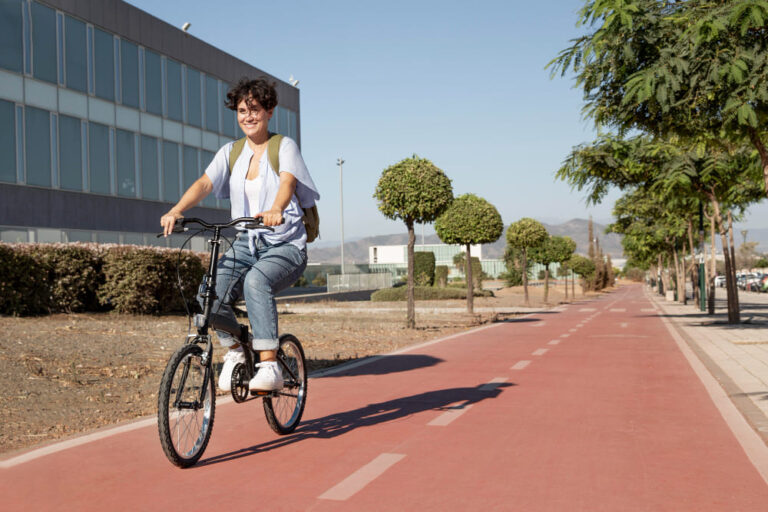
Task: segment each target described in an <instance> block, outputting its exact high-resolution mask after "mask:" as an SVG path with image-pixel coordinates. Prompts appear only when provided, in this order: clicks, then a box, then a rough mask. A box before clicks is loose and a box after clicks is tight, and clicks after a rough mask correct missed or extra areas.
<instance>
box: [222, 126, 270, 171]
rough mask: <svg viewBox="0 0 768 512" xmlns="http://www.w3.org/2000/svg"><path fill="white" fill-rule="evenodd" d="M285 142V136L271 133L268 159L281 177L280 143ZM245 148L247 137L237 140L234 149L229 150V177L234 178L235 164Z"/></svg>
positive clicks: (268, 144)
mask: <svg viewBox="0 0 768 512" xmlns="http://www.w3.org/2000/svg"><path fill="white" fill-rule="evenodd" d="M282 141H283V136H282V135H280V134H279V133H270V134H269V142H267V157H268V158H269V165H271V166H272V170H273V171H275V173H276V174H277V175H278V176H279V175H280V158H279V155H280V143H281V142H282ZM244 147H245V137H243V138H242V139H237V140H236V141H235V143H234V144H232V149H230V150H229V175H230V176H232V169H234V168H235V162H236V161H237V159H238V158H239V157H240V153H242V152H243V148H244Z"/></svg>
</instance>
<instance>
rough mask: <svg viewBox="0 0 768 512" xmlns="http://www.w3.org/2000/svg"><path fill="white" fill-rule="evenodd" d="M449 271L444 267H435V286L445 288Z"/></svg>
mask: <svg viewBox="0 0 768 512" xmlns="http://www.w3.org/2000/svg"><path fill="white" fill-rule="evenodd" d="M449 271H450V269H449V268H448V267H447V266H446V265H438V266H437V267H435V285H436V286H439V287H440V288H445V287H446V286H447V285H448V273H449Z"/></svg>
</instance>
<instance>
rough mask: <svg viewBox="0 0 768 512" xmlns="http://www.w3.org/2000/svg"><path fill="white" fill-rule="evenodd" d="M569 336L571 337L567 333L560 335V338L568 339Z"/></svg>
mask: <svg viewBox="0 0 768 512" xmlns="http://www.w3.org/2000/svg"><path fill="white" fill-rule="evenodd" d="M568 336H570V334H568V333H565V334H561V335H560V337H561V338H567V337H568Z"/></svg>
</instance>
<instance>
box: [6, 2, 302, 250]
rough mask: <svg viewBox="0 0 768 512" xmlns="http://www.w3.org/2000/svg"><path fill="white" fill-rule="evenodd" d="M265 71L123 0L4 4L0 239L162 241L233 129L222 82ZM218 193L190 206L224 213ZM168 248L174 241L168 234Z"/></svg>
mask: <svg viewBox="0 0 768 512" xmlns="http://www.w3.org/2000/svg"><path fill="white" fill-rule="evenodd" d="M244 76H247V77H257V76H266V77H267V78H268V79H270V80H273V81H274V82H275V83H276V85H277V90H278V97H279V101H280V104H279V106H278V107H277V108H276V110H275V114H274V115H273V117H272V120H271V122H270V129H271V130H272V131H274V132H278V133H282V134H284V135H287V136H289V137H292V138H293V139H295V140H296V141H297V143H299V144H301V137H300V130H299V126H300V116H299V91H298V89H296V88H295V87H292V86H291V85H290V84H288V83H286V82H283V81H280V80H277V79H275V78H274V77H271V76H270V75H268V74H267V73H264V72H263V71H261V70H259V69H257V68H255V67H253V66H250V65H248V64H246V63H245V62H243V61H241V60H239V59H237V58H236V57H234V56H232V55H229V54H227V53H225V52H222V51H220V50H218V49H216V48H214V47H213V46H211V45H209V44H207V43H205V42H203V41H201V40H199V39H197V38H195V37H194V36H190V35H189V34H187V33H185V32H183V31H182V30H180V29H179V28H176V27H173V26H171V25H169V24H167V23H165V22H163V21H161V20H159V19H157V18H155V17H153V16H151V15H149V14H147V13H145V12H143V11H141V10H140V9H137V8H135V7H133V6H131V5H129V4H126V3H125V2H121V1H119V0H83V1H76V2H73V1H71V0H45V1H36V0H0V240H1V241H8V242H15V241H30V242H34V241H37V242H67V241H96V242H115V243H158V241H157V239H155V237H154V235H153V233H154V232H155V231H156V230H158V229H159V218H160V215H161V214H162V213H164V212H166V211H167V210H168V209H169V208H170V206H171V205H172V204H173V203H175V202H176V201H177V200H178V199H179V197H180V195H181V194H182V193H183V191H184V190H185V189H186V188H187V187H188V186H189V185H190V184H192V182H194V181H195V180H196V179H197V178H198V177H199V176H200V175H201V174H202V172H203V170H204V169H205V168H206V167H207V165H208V163H209V162H210V161H211V159H212V158H213V156H214V154H215V152H216V151H217V150H218V149H219V148H220V147H221V146H222V145H224V144H225V143H226V142H228V141H230V140H233V139H235V138H237V137H238V136H239V128H238V127H237V124H236V120H235V115H234V112H233V111H231V110H229V109H227V108H226V107H225V106H224V99H225V95H226V92H227V90H228V89H229V87H230V86H231V84H234V83H236V82H237V80H239V79H240V78H241V77H244ZM228 214H229V205H228V202H227V201H220V200H217V199H215V198H213V197H209V198H207V199H206V200H205V201H204V202H203V204H202V205H201V206H200V207H198V208H196V209H194V210H192V211H190V213H189V215H190V216H199V217H204V218H209V219H223V218H226V217H228ZM159 243H160V244H165V243H167V242H166V241H165V240H164V239H161V240H160V241H159Z"/></svg>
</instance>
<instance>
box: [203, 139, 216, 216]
mask: <svg viewBox="0 0 768 512" xmlns="http://www.w3.org/2000/svg"><path fill="white" fill-rule="evenodd" d="M214 156H216V154H215V153H212V152H210V151H206V150H204V149H201V150H200V174H201V175H202V174H203V171H204V170H205V169H207V168H208V166H209V165H211V162H212V161H213V157H214ZM203 206H206V207H208V208H216V207H217V205H216V196H214V195H213V194H208V196H206V198H205V199H203Z"/></svg>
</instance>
